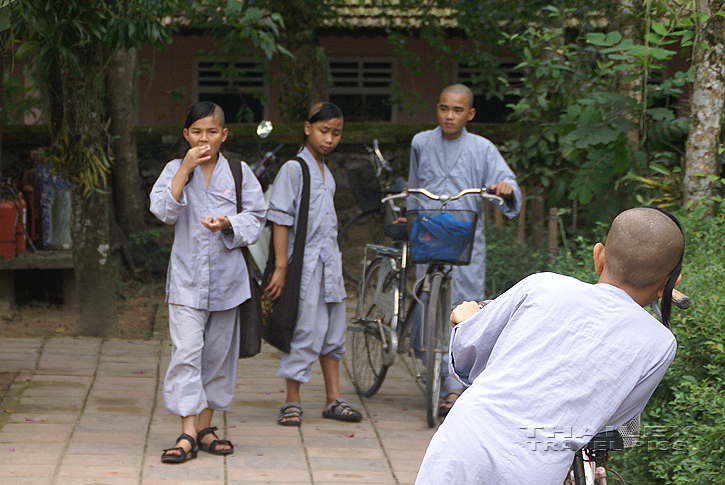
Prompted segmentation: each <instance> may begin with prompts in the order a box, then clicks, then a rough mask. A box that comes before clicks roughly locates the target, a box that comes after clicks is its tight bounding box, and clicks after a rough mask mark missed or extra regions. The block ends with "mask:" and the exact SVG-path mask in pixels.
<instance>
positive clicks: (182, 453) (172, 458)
mask: <svg viewBox="0 0 725 485" xmlns="http://www.w3.org/2000/svg"><path fill="white" fill-rule="evenodd" d="M181 440H186V441H188V442H189V443H191V449H190V450H189V451H186V450H185V449H184V448H182V447H181V446H176V447H174V448H166V449H165V450H164V452H163V454H162V455H161V463H169V464H178V463H184V462H186V461H189V460H192V459H194V458H196V453H197V451H198V450H199V448H197V446H196V441H194V438H192V437H191V436H189V435H188V434H186V433H182V434H181V436H179V438H178V439H177V440H176V443H177V444H178V443H179V441H181ZM173 450H178V452H179V454H178V455H170V454H168V452H169V451H173Z"/></svg>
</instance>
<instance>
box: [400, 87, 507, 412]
mask: <svg viewBox="0 0 725 485" xmlns="http://www.w3.org/2000/svg"><path fill="white" fill-rule="evenodd" d="M436 114H437V118H438V127H437V128H435V129H433V130H429V131H424V132H422V133H418V134H417V135H415V137H414V138H413V142H412V144H411V150H410V173H409V176H408V187H411V188H425V189H428V190H430V191H431V192H433V193H435V194H448V195H453V194H457V193H458V192H460V191H461V190H463V189H468V188H478V187H487V188H489V189H490V190H491V191H493V192H494V193H495V194H496V195H499V196H501V197H503V198H504V200H505V202H506V203H505V205H503V206H502V207H501V210H502V211H503V213H504V214H505V215H506V216H507V217H509V218H511V217H514V216H515V215H516V214H518V212H519V209H520V208H521V190H520V189H519V186H518V184H517V183H516V176H515V175H514V173H513V171H511V169H510V168H509V166H508V165H507V164H506V161H505V160H504V159H503V157H502V156H501V154H500V153H499V152H498V150H497V149H496V147H495V146H494V144H493V143H491V142H490V141H489V140H487V139H486V138H484V137H482V136H479V135H474V134H473V133H469V132H468V131H467V130H466V123H468V122H469V121H471V120H472V119H473V118H474V116H475V115H476V109H475V108H474V107H473V93H472V92H471V90H470V89H469V88H468V87H467V86H464V85H463V84H453V85H450V86H448V87H446V88H445V89H444V90H443V92H441V95H440V98H439V100H438V104H437V105H436ZM439 207H440V204H438V203H437V202H434V201H431V200H418V199H414V198H413V197H409V198H408V210H409V211H415V210H418V209H438V208H439ZM448 208H449V209H465V210H471V211H474V212H476V213H478V222H477V224H476V228H475V239H474V244H473V251H472V254H471V263H470V264H469V265H468V266H456V267H454V268H453V284H452V292H451V300H452V301H451V308H453V307H455V306H456V305H458V304H459V303H461V302H463V301H465V300H483V299H484V290H485V286H486V285H485V276H486V236H485V232H484V227H483V223H484V221H483V201H482V200H481V199H480V198H478V197H463V198H462V199H459V200H457V201H455V202H450V203H448ZM418 266H419V267H418V270H417V272H418V277H419V278H420V277H422V276H423V274H424V272H423V268H422V266H423V265H418ZM419 329H420V318H416V320H415V321H414V327H413V332H412V333H413V335H411V341H412V342H417V341H419V340H420V339H419V338H418V337H417V332H418V331H419ZM447 367H448V366H447V365H445V366H444V369H441V370H442V372H441V374H442V376H443V381H442V383H441V390H442V391H443V395H444V397H446V399H445V400H444V401H443V403H442V404H441V408H440V413H439V414H440V415H442V416H443V415H446V414H447V413H448V411H449V409H450V407H451V406H452V404H453V401H455V399H456V398H457V397H458V394H459V393H460V391H461V386H460V385H459V384H458V383H457V382H456V380H455V379H453V378H452V377H450V376H449V375H448V368H447Z"/></svg>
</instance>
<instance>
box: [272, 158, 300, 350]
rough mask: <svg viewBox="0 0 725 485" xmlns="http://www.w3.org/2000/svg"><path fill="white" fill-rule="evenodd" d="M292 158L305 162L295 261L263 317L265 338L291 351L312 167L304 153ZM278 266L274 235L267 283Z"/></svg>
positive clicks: (298, 296)
mask: <svg viewBox="0 0 725 485" xmlns="http://www.w3.org/2000/svg"><path fill="white" fill-rule="evenodd" d="M292 160H297V161H298V162H299V163H300V165H301V166H302V200H301V201H300V210H299V217H298V220H297V232H296V233H295V243H294V249H293V250H292V261H291V262H290V263H289V265H288V267H287V278H286V280H285V285H284V288H283V289H282V295H280V297H279V298H278V299H277V300H275V301H273V302H268V301H266V300H267V297H264V298H265V301H264V302H263V307H264V309H265V310H267V309H268V308H270V307H271V308H270V309H269V310H268V311H267V312H266V315H265V316H263V318H262V320H263V328H262V337H263V338H264V340H265V341H267V342H268V343H269V344H271V345H273V346H274V347H276V348H278V349H279V350H281V351H282V352H284V353H287V354H288V353H289V352H290V344H291V342H292V334H293V333H294V331H295V326H296V325H297V307H298V304H299V300H300V283H301V281H302V261H303V258H304V254H305V243H306V242H307V219H308V216H309V212H310V169H309V167H308V166H307V163H305V161H304V160H302V159H301V158H300V157H294V158H293V159H292ZM274 269H275V261H274V238H272V239H271V240H270V242H269V257H268V258H267V265H266V267H265V268H264V278H262V281H263V282H264V285H265V287H266V285H267V284H269V280H270V279H271V278H272V274H273V273H274Z"/></svg>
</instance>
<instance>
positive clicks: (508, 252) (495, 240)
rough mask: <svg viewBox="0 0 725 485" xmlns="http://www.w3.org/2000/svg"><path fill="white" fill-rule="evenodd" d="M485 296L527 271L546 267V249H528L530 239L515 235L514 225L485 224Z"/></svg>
mask: <svg viewBox="0 0 725 485" xmlns="http://www.w3.org/2000/svg"><path fill="white" fill-rule="evenodd" d="M485 227H486V293H485V294H486V298H496V297H497V296H498V295H500V294H501V293H503V292H504V291H506V290H508V289H509V288H511V287H512V286H513V285H515V284H516V283H518V282H519V281H520V280H522V279H524V278H526V277H527V276H529V275H530V274H534V273H538V272H539V271H544V270H545V269H546V268H547V265H548V263H547V258H548V256H547V254H546V252H542V253H538V252H536V251H532V250H531V244H530V242H521V241H519V240H518V239H516V225H515V224H511V223H509V224H504V225H503V228H501V229H499V228H497V227H496V226H494V225H493V224H491V223H490V222H489V223H487V224H486V226H485Z"/></svg>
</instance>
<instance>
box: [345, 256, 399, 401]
mask: <svg viewBox="0 0 725 485" xmlns="http://www.w3.org/2000/svg"><path fill="white" fill-rule="evenodd" d="M394 279H395V278H394V275H393V274H392V268H391V266H390V263H389V261H388V259H387V258H377V259H375V260H373V262H372V263H370V266H369V267H368V269H367V270H366V271H365V278H364V284H363V286H362V288H361V293H360V303H359V306H358V319H359V322H358V323H357V324H356V326H355V327H353V332H352V377H353V383H354V385H355V389H356V390H357V392H358V394H360V395H361V396H363V397H371V396H373V395H374V394H375V393H376V392H378V389H380V386H381V385H382V384H383V380H385V376H386V375H387V373H388V368H389V367H390V365H389V364H388V363H387V359H386V356H387V355H390V353H391V352H395V349H391V346H392V345H393V340H392V339H391V338H390V337H391V336H390V335H386V336H383V335H381V333H380V332H381V325H380V323H382V328H383V329H385V328H390V325H391V320H392V316H393V303H394V301H395V300H394V299H397V288H396V287H395V284H394V283H395V281H394ZM383 331H384V330H383ZM384 337H385V338H384Z"/></svg>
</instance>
